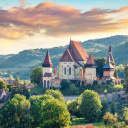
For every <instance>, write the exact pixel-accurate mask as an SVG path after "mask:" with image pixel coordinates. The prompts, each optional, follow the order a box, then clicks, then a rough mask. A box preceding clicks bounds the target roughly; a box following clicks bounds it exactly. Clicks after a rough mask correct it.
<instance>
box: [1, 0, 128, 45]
mask: <svg viewBox="0 0 128 128" xmlns="http://www.w3.org/2000/svg"><path fill="white" fill-rule="evenodd" d="M20 3H21V5H22V6H20V7H12V8H9V9H7V10H3V9H0V30H1V31H0V39H5V40H12V41H14V42H15V43H16V41H19V42H20V40H22V39H23V42H25V43H26V44H29V43H30V42H31V41H28V40H27V39H28V38H29V37H30V38H31V37H34V39H35V37H36V35H37V34H39V35H38V36H37V37H39V38H40V37H41V35H42V37H45V38H46V37H48V38H47V39H49V38H51V39H54V38H61V37H63V38H66V37H68V38H69V37H70V36H77V37H78V36H80V35H87V34H88V35H90V34H97V33H101V34H103V33H116V32H118V31H122V30H126V29H128V27H127V26H128V6H126V7H122V8H120V9H118V10H112V9H100V8H93V9H91V10H89V11H86V12H82V11H81V10H78V9H76V8H74V7H72V6H62V5H57V4H55V3H52V2H43V3H41V4H39V5H37V6H33V7H27V6H24V5H25V3H26V1H25V0H20ZM39 38H36V40H39V42H41V38H40V39H39ZM24 39H26V41H25V40H24ZM27 41H28V42H29V43H27ZM45 41H46V42H47V40H45ZM20 44H21V42H20ZM33 44H34V42H33ZM39 44H40V43H39ZM18 46H19V44H18ZM25 46H26V45H24V47H25Z"/></svg>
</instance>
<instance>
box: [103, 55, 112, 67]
mask: <svg viewBox="0 0 128 128" xmlns="http://www.w3.org/2000/svg"><path fill="white" fill-rule="evenodd" d="M103 68H107V69H114V67H113V65H112V64H111V61H110V57H109V56H108V57H107V63H106V64H105V65H104V67H103Z"/></svg>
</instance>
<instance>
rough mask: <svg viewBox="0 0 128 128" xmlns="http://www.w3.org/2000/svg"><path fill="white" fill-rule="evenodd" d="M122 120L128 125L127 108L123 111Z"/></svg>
mask: <svg viewBox="0 0 128 128" xmlns="http://www.w3.org/2000/svg"><path fill="white" fill-rule="evenodd" d="M122 120H123V121H124V122H125V123H126V124H127V125H128V108H127V107H125V108H124V110H123V116H122Z"/></svg>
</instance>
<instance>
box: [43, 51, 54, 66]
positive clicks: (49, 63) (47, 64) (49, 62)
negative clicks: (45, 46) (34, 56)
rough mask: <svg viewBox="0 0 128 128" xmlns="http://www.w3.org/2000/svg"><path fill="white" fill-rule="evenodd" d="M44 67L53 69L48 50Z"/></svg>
mask: <svg viewBox="0 0 128 128" xmlns="http://www.w3.org/2000/svg"><path fill="white" fill-rule="evenodd" d="M42 66H43V67H51V68H52V67H53V64H52V62H51V59H50V56H49V52H48V50H47V53H46V56H45V59H44V63H43V64H42Z"/></svg>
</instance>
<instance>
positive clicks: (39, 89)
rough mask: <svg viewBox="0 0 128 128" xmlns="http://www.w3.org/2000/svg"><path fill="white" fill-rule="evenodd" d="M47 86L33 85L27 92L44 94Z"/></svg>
mask: <svg viewBox="0 0 128 128" xmlns="http://www.w3.org/2000/svg"><path fill="white" fill-rule="evenodd" d="M46 90H47V88H43V87H41V86H35V87H34V88H31V90H30V92H29V94H31V95H38V94H44V93H45V91H46Z"/></svg>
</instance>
